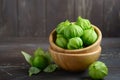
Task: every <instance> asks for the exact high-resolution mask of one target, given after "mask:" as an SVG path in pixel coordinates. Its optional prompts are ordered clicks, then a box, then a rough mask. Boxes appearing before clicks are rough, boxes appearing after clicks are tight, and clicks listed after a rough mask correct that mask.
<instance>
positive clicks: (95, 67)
mask: <svg viewBox="0 0 120 80" xmlns="http://www.w3.org/2000/svg"><path fill="white" fill-rule="evenodd" d="M88 71H89V76H90V77H91V78H93V79H103V78H104V77H105V76H107V75H108V68H107V66H106V65H105V64H104V63H103V62H100V61H96V62H94V63H93V64H91V65H90V66H89V69H88Z"/></svg>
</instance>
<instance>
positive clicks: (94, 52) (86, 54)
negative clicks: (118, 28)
mask: <svg viewBox="0 0 120 80" xmlns="http://www.w3.org/2000/svg"><path fill="white" fill-rule="evenodd" d="M50 50H51V51H52V52H55V54H60V55H65V56H89V55H92V54H97V53H98V52H100V53H101V50H102V48H101V46H99V47H98V48H97V49H96V50H95V51H93V52H86V53H85V54H64V53H63V52H58V51H55V50H53V49H52V48H51V47H49V51H50ZM50 54H51V53H50Z"/></svg>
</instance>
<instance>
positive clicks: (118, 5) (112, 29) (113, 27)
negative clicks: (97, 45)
mask: <svg viewBox="0 0 120 80" xmlns="http://www.w3.org/2000/svg"><path fill="white" fill-rule="evenodd" d="M104 4H105V6H104V27H105V28H104V29H105V31H106V33H105V36H106V37H113V36H114V37H120V31H119V29H120V0H104Z"/></svg>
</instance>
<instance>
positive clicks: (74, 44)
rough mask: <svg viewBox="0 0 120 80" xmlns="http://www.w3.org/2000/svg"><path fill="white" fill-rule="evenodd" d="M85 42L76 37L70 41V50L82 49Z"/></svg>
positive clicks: (68, 46) (68, 45)
mask: <svg viewBox="0 0 120 80" xmlns="http://www.w3.org/2000/svg"><path fill="white" fill-rule="evenodd" d="M82 46H83V42H82V40H81V38H80V37H74V38H71V39H69V42H68V44H67V48H68V49H79V48H82Z"/></svg>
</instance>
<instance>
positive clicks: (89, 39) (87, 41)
mask: <svg viewBox="0 0 120 80" xmlns="http://www.w3.org/2000/svg"><path fill="white" fill-rule="evenodd" d="M97 37H98V36H97V33H96V32H95V31H94V29H93V28H91V29H87V30H84V33H83V35H82V37H81V38H82V40H83V43H84V45H85V46H89V45H91V44H93V43H94V42H95V41H96V40H97Z"/></svg>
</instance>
